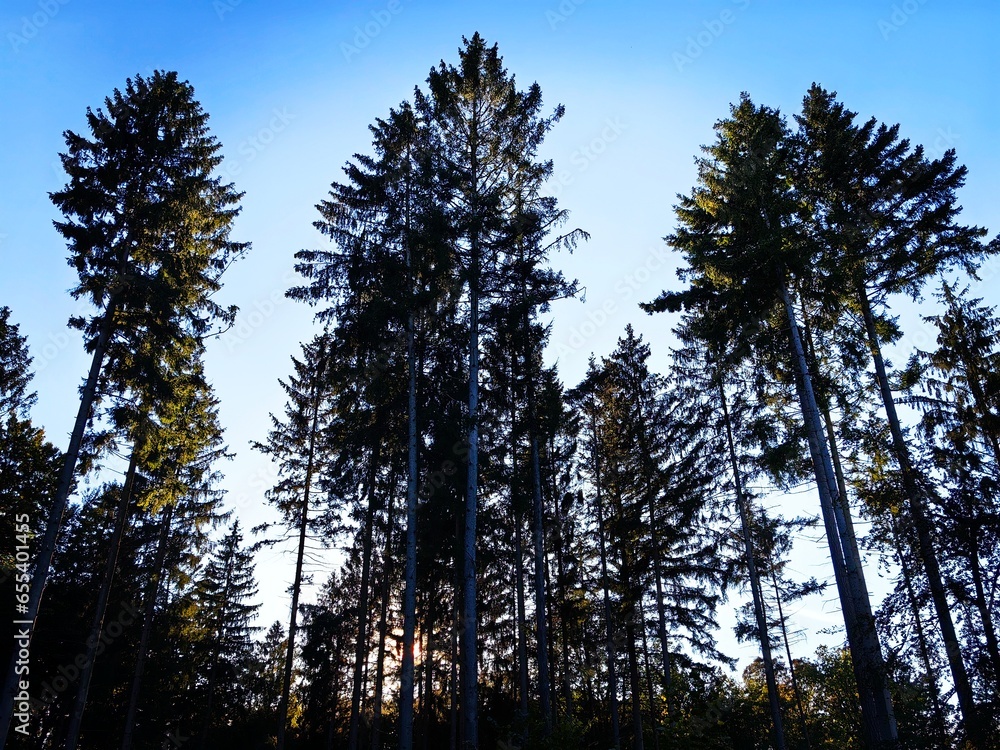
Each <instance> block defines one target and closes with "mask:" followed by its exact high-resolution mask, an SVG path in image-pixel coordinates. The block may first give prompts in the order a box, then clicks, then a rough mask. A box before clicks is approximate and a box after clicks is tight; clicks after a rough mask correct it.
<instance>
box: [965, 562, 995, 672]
mask: <svg viewBox="0 0 1000 750" xmlns="http://www.w3.org/2000/svg"><path fill="white" fill-rule="evenodd" d="M978 547H979V545H978V544H974V545H973V548H972V549H971V550H969V562H970V564H971V565H970V567H971V568H972V569H971V571H970V572H971V574H972V583H973V586H975V589H976V610H977V611H978V612H979V619H980V620H981V621H982V623H983V635H985V636H986V653H988V654H989V655H990V661H991V662H992V663H993V674H995V675H1000V648H998V646H997V632H996V629H995V628H994V627H993V618H992V616H991V615H990V608H989V602H988V601H987V600H986V588H985V586H984V585H983V569H982V564H981V562H980V560H979V549H978Z"/></svg>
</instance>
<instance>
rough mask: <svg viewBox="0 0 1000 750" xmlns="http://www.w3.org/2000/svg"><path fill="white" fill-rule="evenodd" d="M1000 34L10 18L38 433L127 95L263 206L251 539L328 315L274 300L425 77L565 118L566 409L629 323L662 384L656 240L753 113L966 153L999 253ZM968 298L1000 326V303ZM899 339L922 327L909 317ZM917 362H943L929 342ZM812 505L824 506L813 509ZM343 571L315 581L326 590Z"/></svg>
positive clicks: (39, 6)
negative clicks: (448, 67) (522, 99)
mask: <svg viewBox="0 0 1000 750" xmlns="http://www.w3.org/2000/svg"><path fill="white" fill-rule="evenodd" d="M998 22H1000V6H998V5H997V4H996V3H995V2H993V1H992V0H977V1H973V0H951V1H950V2H945V0H905V1H904V2H891V1H889V0H885V1H883V0H843V1H841V2H816V0H799V1H798V2H791V1H790V0H782V1H778V0H704V1H702V0H690V1H687V2H679V1H676V0H675V1H672V2H671V1H668V2H659V3H653V2H630V1H627V0H626V1H620V2H614V3H612V2H607V1H602V0H562V2H557V0H551V1H544V0H543V1H541V2H526V1H524V0H512V1H508V2H491V3H485V2H457V1H452V2H432V1H431V0H352V1H351V2H317V1H309V2H306V1H302V0H290V1H289V2H285V3H276V2H264V1H263V0H170V2H165V1H162V0H161V1H160V2H135V1H134V0H132V1H129V2H124V1H122V2H115V1H111V0H103V1H102V0H90V1H88V0H5V2H4V3H3V6H2V8H0V112H2V114H0V305H3V304H5V305H9V306H10V307H11V308H12V311H13V313H12V318H13V321H14V322H16V323H18V324H19V325H20V326H21V331H22V333H24V334H26V335H27V336H28V339H29V344H30V347H31V352H32V355H33V356H34V358H35V362H34V367H35V371H36V378H35V382H34V387H35V389H36V390H37V391H38V394H39V402H38V406H37V408H36V409H35V412H34V419H35V420H36V422H38V423H39V424H41V425H42V426H44V427H45V428H46V430H47V432H48V435H49V437H50V439H51V440H53V441H54V442H55V443H56V444H57V445H60V446H61V447H65V444H66V443H67V441H68V437H67V436H68V432H69V430H70V429H71V427H72V420H73V416H74V414H75V411H76V405H75V400H76V388H77V386H78V385H79V384H80V382H81V380H82V378H83V376H84V375H85V373H86V368H87V365H88V361H87V358H86V356H85V355H84V353H83V348H82V346H81V342H80V339H79V336H78V335H77V334H76V333H75V332H73V331H69V330H68V329H67V328H66V325H65V324H66V320H67V318H68V317H69V316H70V315H71V314H73V313H74V312H76V311H77V306H76V304H75V303H74V302H73V300H72V299H71V298H70V296H69V294H68V293H67V290H68V289H69V288H70V287H71V286H72V285H73V284H74V276H73V272H72V270H71V269H70V268H69V267H68V266H67V265H66V263H65V257H66V251H65V247H64V245H63V243H62V241H61V239H60V237H59V236H58V235H57V233H56V232H55V230H54V229H53V228H52V224H51V222H52V220H53V219H54V218H57V214H56V211H55V209H54V207H53V206H52V204H51V203H50V201H49V200H48V197H47V193H48V192H49V191H53V190H56V189H58V188H60V187H61V186H62V185H63V183H64V175H63V174H62V171H61V168H60V166H59V161H58V157H57V154H58V153H59V151H60V150H62V149H63V146H64V144H63V140H62V137H61V133H62V132H63V131H64V130H66V129H72V130H77V131H79V130H82V129H83V128H85V120H84V113H85V111H86V108H87V107H88V106H89V107H92V108H97V107H99V106H101V105H102V103H103V99H104V97H105V96H107V95H108V94H110V93H111V92H112V91H113V89H114V88H115V87H123V86H124V82H125V79H126V78H127V77H128V76H130V75H135V74H143V75H148V74H149V73H151V72H152V71H153V70H154V69H168V70H177V71H178V72H179V74H180V76H181V78H182V79H187V80H189V81H190V82H191V83H192V85H193V86H194V88H195V92H196V96H197V98H198V99H199V100H200V101H201V103H202V105H203V107H204V108H205V110H206V111H207V112H209V113H210V115H211V120H210V126H211V129H212V132H213V133H214V134H215V135H216V136H217V137H218V138H219V139H220V140H221V142H222V143H223V146H224V150H223V153H224V154H225V157H226V161H225V163H224V165H223V169H224V170H226V171H227V173H228V174H229V175H230V176H231V177H232V180H233V181H234V182H235V183H236V186H237V187H238V189H240V190H242V191H245V192H246V196H245V198H244V200H243V213H242V215H241V216H240V217H239V219H238V221H237V223H236V227H235V230H234V239H237V240H249V241H252V242H253V249H252V251H251V252H250V254H249V255H248V256H247V257H246V258H245V259H244V260H242V261H241V262H240V263H239V264H237V265H236V266H234V267H233V268H232V269H231V270H230V271H229V272H227V275H226V278H225V289H224V292H223V294H222V299H221V300H220V301H222V302H225V303H235V304H237V305H239V306H240V308H241V310H242V312H241V315H240V319H239V322H238V324H237V326H236V328H235V329H234V330H233V331H232V332H231V333H230V334H228V335H227V336H226V337H224V338H223V339H221V340H219V341H217V342H215V343H214V344H213V345H212V346H211V348H210V350H209V354H208V363H207V366H208V371H209V374H210V376H211V378H212V381H213V383H214V385H215V388H216V390H217V393H218V395H219V397H220V398H221V400H222V407H221V415H222V421H223V424H224V426H225V428H226V435H227V439H228V442H229V445H230V446H231V448H232V449H233V450H234V451H235V452H236V454H237V457H236V459H235V460H234V461H233V462H231V463H229V464H227V465H225V466H223V467H220V468H222V469H223V470H224V471H225V472H226V474H227V478H226V481H225V487H226V488H227V489H228V490H229V503H230V504H231V505H232V506H235V507H236V508H237V512H238V514H239V516H240V517H241V519H243V521H244V526H245V527H246V528H249V527H250V526H252V525H254V524H256V523H259V522H261V521H263V520H266V519H270V518H272V516H271V515H270V514H269V512H268V511H267V510H266V509H264V508H263V507H262V502H263V490H264V489H265V488H266V487H269V486H270V484H271V483H272V480H273V469H271V468H270V467H269V466H268V464H267V462H266V461H265V460H263V459H262V458H261V457H260V456H259V455H256V454H254V453H253V452H251V451H250V449H249V447H248V442H249V441H250V440H254V439H257V440H259V439H263V438H264V436H265V435H266V432H267V429H268V412H270V411H273V412H278V411H280V409H281V407H282V403H283V398H282V395H283V394H282V392H281V391H280V389H279V387H278V385H277V378H279V377H285V376H286V375H287V374H288V372H289V369H290V363H289V360H288V357H289V355H291V354H294V353H297V350H298V342H299V341H301V340H303V339H306V338H308V337H309V336H310V331H311V317H312V311H310V310H309V309H308V308H306V307H304V306H302V305H299V304H297V303H293V302H290V301H286V300H284V298H283V293H284V291H285V289H287V288H288V286H290V285H292V284H293V283H295V280H296V279H295V275H294V273H293V272H292V263H293V259H292V256H293V253H294V252H295V251H297V250H299V249H301V248H311V247H317V246H319V245H320V244H321V243H322V242H323V240H322V239H321V238H320V236H319V234H318V232H317V231H316V230H315V229H314V228H313V226H312V222H313V221H314V220H315V219H316V218H318V215H317V213H316V211H315V208H314V206H315V204H316V203H317V202H319V201H320V200H322V199H323V198H324V196H325V194H326V191H327V189H328V186H329V184H330V183H331V182H332V181H334V180H338V179H339V178H340V175H341V172H340V167H341V166H342V165H343V164H344V162H345V161H346V160H347V159H349V158H350V156H351V155H352V154H353V153H356V152H365V151H367V150H368V147H369V144H370V137H369V136H370V134H369V132H368V125H369V124H370V123H371V122H372V121H373V120H374V119H375V118H376V117H382V116H384V115H385V114H386V113H387V111H388V109H389V107H392V106H394V105H396V104H398V103H399V102H400V101H402V100H403V99H407V98H410V97H411V95H412V91H413V88H414V86H417V85H423V82H424V80H425V78H426V75H427V71H428V69H429V68H430V67H431V66H433V65H435V64H436V63H438V62H439V61H440V60H441V59H444V60H446V61H447V62H456V61H457V49H458V47H459V46H460V44H461V38H462V36H463V35H465V36H471V35H472V34H473V32H475V31H479V32H480V33H481V34H482V35H483V36H484V37H485V38H486V39H487V41H489V42H497V43H499V46H500V51H501V53H502V54H503V55H504V58H505V61H506V64H507V67H508V69H509V70H510V71H511V72H513V73H514V74H515V75H516V76H517V79H518V81H519V82H520V84H521V85H522V86H527V85H528V84H530V83H531V82H532V81H537V82H538V83H539V84H540V86H541V88H542V91H543V94H544V96H545V100H546V102H547V104H548V105H549V106H550V107H554V106H555V105H556V104H558V103H562V104H564V105H565V107H566V115H565V117H564V119H563V121H562V122H561V123H559V124H558V125H557V126H556V127H555V128H554V130H553V131H552V133H551V134H550V136H549V138H548V140H547V142H546V144H545V146H544V155H545V156H547V157H551V158H553V159H554V160H555V166H556V175H557V180H555V181H554V184H553V191H554V192H555V193H556V194H557V195H558V196H559V198H560V201H561V203H562V205H563V206H564V207H565V208H568V209H569V210H570V212H571V224H572V225H573V226H579V227H581V228H583V229H585V230H587V231H588V232H590V233H591V235H592V239H591V241H590V242H589V243H587V244H586V245H584V246H583V247H581V248H579V249H578V250H577V251H576V253H575V254H574V255H572V256H559V257H556V258H555V259H554V263H555V265H557V266H558V267H561V268H562V269H563V270H564V272H565V273H566V275H567V276H569V277H570V278H577V279H579V281H580V283H581V284H582V285H583V286H584V287H585V288H586V302H585V303H581V302H580V301H576V300H573V301H566V302H563V303H560V304H559V305H557V306H556V308H555V309H554V314H553V320H554V326H553V336H552V346H551V349H550V360H551V359H554V358H556V357H558V359H559V361H560V371H561V373H562V377H563V379H564V381H565V382H567V384H569V385H574V384H575V383H576V382H577V381H578V379H579V378H580V377H581V376H582V374H583V372H584V369H585V366H586V359H587V356H588V354H589V353H590V352H591V351H593V352H594V353H595V354H597V355H598V356H600V355H605V354H608V353H609V352H610V351H611V350H612V349H613V348H614V346H615V341H616V339H617V337H618V336H619V335H621V333H622V330H623V329H624V327H625V325H626V324H627V323H629V322H632V323H633V324H634V325H635V327H636V329H637V330H638V331H639V332H640V333H643V334H644V335H645V337H646V339H647V340H648V341H649V342H650V344H651V345H652V347H653V353H654V363H653V364H654V367H665V362H666V356H665V355H666V349H667V347H668V345H669V343H670V337H669V328H670V325H671V321H670V319H669V318H667V317H666V316H657V317H647V316H645V315H644V314H642V313H641V312H640V311H639V310H638V309H637V307H636V303H638V302H640V301H645V300H649V299H651V298H653V297H654V296H655V295H656V294H657V293H658V292H659V291H660V290H661V289H663V288H664V287H670V286H672V285H674V284H675V283H676V280H675V277H674V273H673V269H674V267H675V265H676V262H675V259H674V258H673V257H672V256H671V255H670V253H669V251H668V250H667V249H666V247H665V245H664V244H663V242H662V240H661V238H662V237H663V236H664V235H666V234H668V233H669V232H670V231H671V230H672V228H673V225H674V218H673V212H672V206H673V204H674V202H675V196H676V194H677V193H679V192H687V191H689V190H690V188H691V187H692V185H693V184H694V179H695V170H694V164H693V157H694V156H695V155H696V154H697V153H698V149H699V146H700V145H701V144H705V143H708V142H711V141H712V140H713V131H712V124H713V123H714V122H715V121H716V120H718V119H720V118H722V117H725V116H726V115H727V114H728V105H729V104H730V103H731V102H734V101H736V100H737V99H738V97H739V95H740V92H742V91H747V92H749V93H750V95H751V96H752V97H753V99H754V100H755V101H756V102H758V103H763V104H768V105H770V106H775V107H779V108H780V109H781V110H782V111H783V112H784V113H786V114H787V115H789V116H791V115H792V114H794V113H795V112H796V111H797V110H798V108H799V106H800V104H801V100H802V97H803V95H804V94H805V92H806V89H807V88H808V87H809V85H810V84H811V83H812V82H814V81H815V82H818V83H820V84H822V85H823V86H825V87H826V88H828V89H831V90H835V91H837V92H838V93H839V95H840V99H841V101H843V102H844V103H845V104H846V105H847V106H848V107H849V108H850V109H852V110H854V111H857V112H858V113H859V114H860V116H861V117H862V118H864V119H867V118H868V117H871V116H874V117H876V118H878V119H879V120H882V121H885V122H888V123H896V122H898V123H901V125H902V133H903V135H904V136H905V137H908V138H910V139H911V140H912V141H913V142H915V143H922V144H924V145H925V147H926V148H927V150H928V152H929V153H930V154H931V155H939V154H940V153H942V152H943V151H944V150H945V149H946V148H949V147H954V148H956V149H957V150H958V156H959V160H960V162H962V163H965V164H966V165H967V166H968V167H969V178H968V182H967V185H966V187H965V188H964V189H963V191H962V193H961V200H962V203H963V204H964V206H965V212H964V214H963V217H964V220H965V221H966V222H967V223H975V224H979V225H983V226H986V227H989V228H990V236H991V237H992V236H994V235H995V234H996V232H997V230H998V229H1000V209H998V207H997V200H996V197H997V195H998V193H1000V190H998V188H1000V184H998V182H1000V156H998V149H997V147H996V144H997V136H998V131H1000V127H998V115H1000V105H998V86H997V80H998V73H1000V70H998V68H1000V65H998V61H1000V56H998V55H997V52H996V29H997V28H998ZM976 291H977V293H978V294H980V295H985V296H986V298H987V300H988V301H989V302H991V303H992V304H998V303H1000V293H998V292H996V291H994V290H993V289H992V288H991V285H990V284H989V283H983V284H980V285H979V287H978V288H977V290H976ZM905 320H911V321H913V320H916V318H914V317H913V315H912V311H910V313H909V315H908V317H907V318H905ZM905 341H906V342H907V343H910V344H912V343H914V342H918V343H923V344H925V345H926V344H927V343H929V341H928V339H927V333H926V330H925V329H922V328H921V327H920V326H919V324H914V323H912V322H911V325H910V326H909V327H908V336H907V338H906V340H905ZM799 501H800V502H801V504H802V508H804V509H806V510H809V511H810V512H813V511H814V509H815V508H816V506H817V503H816V502H815V498H814V496H813V495H812V494H810V493H807V494H806V495H804V496H802V497H800V498H799V499H798V500H797V501H796V502H799ZM799 557H800V559H801V562H800V563H799V564H798V570H800V572H802V573H803V574H805V575H816V576H818V577H826V576H827V574H828V568H827V562H826V559H825V555H824V553H823V548H822V546H819V547H817V548H815V550H813V552H812V553H809V552H808V551H807V552H806V553H805V554H803V553H800V555H799ZM323 559H327V560H329V559H330V558H329V556H324V557H323ZM292 562H293V561H292V558H291V557H290V556H289V555H287V554H285V553H283V552H281V551H280V550H272V551H269V552H266V553H263V554H262V555H261V557H260V559H259V561H258V568H257V570H258V576H259V577H260V579H261V594H262V598H263V600H264V603H265V604H264V609H263V612H262V620H263V623H264V624H265V625H266V624H267V623H268V622H271V621H273V620H274V619H281V620H287V607H288V604H287V598H286V596H285V595H284V593H283V592H284V588H285V587H286V586H287V585H288V582H289V581H290V578H291V572H292ZM328 569H329V566H328V565H327V566H326V568H322V567H314V571H315V572H316V578H317V580H322V579H323V578H325V576H326V572H325V571H326V570H328ZM869 577H870V578H872V579H873V578H875V571H874V567H872V568H870V570H869ZM875 588H878V587H877V585H876V586H875ZM838 622H841V621H840V617H839V612H838V611H837V610H836V609H835V608H834V607H833V606H832V604H829V603H824V602H822V601H818V602H815V603H813V604H811V605H810V606H809V607H808V608H807V609H806V610H805V611H803V612H802V613H801V614H800V625H801V626H803V627H805V628H807V629H808V630H809V631H810V632H814V631H815V630H816V629H818V628H823V627H828V626H830V625H835V624H837V623H838ZM817 642H818V640H817V639H816V637H815V636H812V637H811V638H810V640H809V643H808V645H806V646H804V648H806V649H808V650H809V651H811V650H812V648H813V647H814V646H815V644H816V643H817ZM730 650H731V651H732V650H735V649H730ZM749 653H750V656H751V657H752V650H751V652H749Z"/></svg>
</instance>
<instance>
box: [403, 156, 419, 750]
mask: <svg viewBox="0 0 1000 750" xmlns="http://www.w3.org/2000/svg"><path fill="white" fill-rule="evenodd" d="M407 156H409V153H407ZM406 267H407V270H408V271H409V273H410V291H411V292H413V291H414V287H415V284H414V280H413V276H414V273H413V254H412V250H411V247H410V195H409V190H407V196H406ZM412 304H413V302H412V300H411V305H412ZM415 329H416V317H415V314H414V311H413V310H412V309H411V310H410V311H409V314H408V316H407V319H406V371H407V379H408V381H409V387H408V395H407V406H406V412H407V440H406V445H407V448H406V450H407V458H406V568H405V571H404V573H403V578H404V584H403V585H404V588H403V665H402V674H401V675H400V687H399V750H413V637H414V631H415V630H416V623H417V354H416V340H415V339H416V330H415Z"/></svg>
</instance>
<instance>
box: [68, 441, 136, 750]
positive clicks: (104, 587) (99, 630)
mask: <svg viewBox="0 0 1000 750" xmlns="http://www.w3.org/2000/svg"><path fill="white" fill-rule="evenodd" d="M137 461H138V457H137V455H136V449H135V446H133V447H132V456H131V458H130V459H129V462H128V470H127V471H126V472H125V482H124V484H123V486H122V488H121V496H120V499H119V501H118V511H117V513H116V514H115V530H114V533H113V534H112V536H111V545H110V548H109V550H108V561H107V564H106V565H105V568H104V577H103V579H102V580H101V589H100V592H99V593H98V595H97V604H96V606H95V608H94V617H93V620H92V621H91V624H90V634H89V635H88V636H87V641H86V643H87V652H86V653H87V660H86V662H85V663H84V666H83V669H81V670H80V685H79V687H78V688H77V691H76V702H75V703H74V705H73V713H72V715H71V716H70V720H69V729H68V730H67V732H66V750H76V744H77V741H78V740H79V737H80V726H81V724H82V723H83V712H84V710H85V709H86V707H87V694H88V693H89V692H90V680H91V678H92V677H93V675H94V662H95V661H96V660H97V647H98V645H99V644H100V642H101V638H102V636H103V631H104V616H105V614H106V613H107V610H108V599H109V598H110V597H111V586H112V584H113V583H114V580H115V569H116V568H117V567H118V554H119V552H120V550H121V546H122V537H123V536H124V535H125V529H126V527H127V526H128V517H129V509H130V506H131V504H132V490H133V488H134V487H135V472H136V464H137Z"/></svg>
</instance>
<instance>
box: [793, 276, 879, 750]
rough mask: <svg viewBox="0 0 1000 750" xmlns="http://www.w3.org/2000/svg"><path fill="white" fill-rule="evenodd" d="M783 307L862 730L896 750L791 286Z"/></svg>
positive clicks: (875, 749) (868, 740) (869, 743)
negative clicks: (858, 703)
mask: <svg viewBox="0 0 1000 750" xmlns="http://www.w3.org/2000/svg"><path fill="white" fill-rule="evenodd" d="M779 294H780V297H781V301H782V303H783V305H784V307H785V313H786V316H787V321H788V335H789V343H790V345H791V350H792V357H793V366H794V368H795V371H796V373H797V378H796V388H797V390H798V393H799V400H800V403H801V408H802V416H803V419H804V421H805V426H806V430H807V434H808V439H809V452H810V454H811V456H812V462H813V468H814V471H815V473H816V484H817V490H818V492H819V496H820V506H821V508H822V511H823V520H824V523H825V525H826V531H827V541H828V542H829V544H830V552H831V558H832V559H833V565H834V573H835V577H836V578H837V588H838V589H839V591H840V597H841V605H842V607H843V609H844V620H845V625H846V627H847V636H848V642H849V643H850V646H851V661H852V663H853V665H854V672H855V678H856V679H857V682H858V693H859V696H860V698H861V725H862V732H863V741H864V745H865V747H866V748H869V749H870V750H883V748H884V749H885V750H891V749H893V748H896V747H898V737H897V734H896V720H895V716H894V714H893V710H892V700H891V698H890V696H889V689H888V683H887V680H886V676H885V666H884V664H883V662H882V652H881V648H880V646H879V643H878V634H877V633H876V631H875V621H874V617H873V616H872V614H871V603H870V601H869V599H868V590H867V588H866V587H865V586H864V582H863V578H862V573H861V571H860V569H858V568H856V567H855V566H854V565H853V560H852V557H851V552H850V550H849V549H847V548H846V547H847V541H846V539H845V538H844V537H845V534H846V530H845V527H844V515H843V513H842V511H841V512H838V507H837V505H838V503H837V502H836V499H837V497H839V494H840V493H839V488H838V487H837V483H836V479H835V477H834V473H833V467H832V465H831V460H830V453H829V447H828V444H827V442H826V439H825V435H824V433H823V428H822V423H821V421H820V416H819V408H818V406H817V404H816V396H815V393H814V391H813V387H812V377H811V375H810V374H809V367H808V364H807V361H806V355H805V350H804V349H803V346H802V339H801V337H800V335H799V327H798V321H797V319H796V315H795V309H794V308H793V306H792V301H791V297H790V296H789V293H788V288H787V286H786V285H785V284H784V283H783V282H782V284H781V285H780V287H779Z"/></svg>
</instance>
